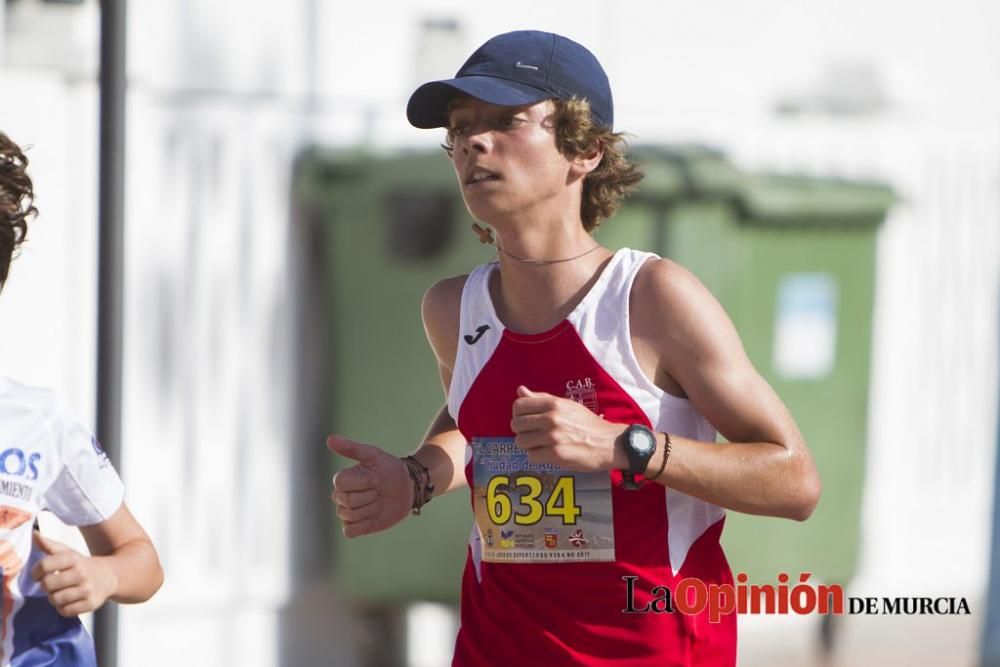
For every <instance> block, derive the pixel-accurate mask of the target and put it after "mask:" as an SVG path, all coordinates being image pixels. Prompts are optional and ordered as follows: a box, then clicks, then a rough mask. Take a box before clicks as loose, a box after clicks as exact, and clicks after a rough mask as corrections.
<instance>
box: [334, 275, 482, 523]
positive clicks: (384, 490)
mask: <svg viewBox="0 0 1000 667" xmlns="http://www.w3.org/2000/svg"><path fill="white" fill-rule="evenodd" d="M464 282H465V281H464V277H462V278H449V279H446V280H442V281H440V282H439V283H437V284H435V285H434V286H433V287H431V288H430V289H429V290H428V291H427V294H426V295H425V296H424V300H423V304H422V307H421V310H422V313H423V317H424V327H425V329H426V330H427V337H428V339H429V340H430V341H431V347H432V348H433V349H434V354H435V356H436V357H437V359H438V369H439V371H440V374H441V381H442V383H443V384H444V388H445V395H447V392H448V387H449V385H450V383H451V369H452V368H453V367H454V364H455V349H456V347H457V343H456V341H455V340H452V341H450V342H449V340H448V336H449V333H448V332H449V331H450V332H451V334H450V335H451V337H452V338H453V339H457V338H458V319H459V307H460V305H461V298H462V285H464ZM422 442H423V444H422V445H421V446H420V448H419V449H417V451H416V452H414V456H415V457H416V458H417V460H418V461H420V463H421V464H422V465H424V466H425V467H427V468H428V469H429V470H430V475H431V483H432V484H433V485H434V495H435V496H439V495H441V494H443V493H447V492H448V491H451V490H452V489H456V488H459V487H460V486H462V485H463V484H465V439H464V438H462V435H461V433H459V431H458V428H457V427H456V426H455V423H454V421H452V419H451V417H450V416H449V415H448V409H447V406H445V407H444V408H443V409H441V410H439V411H438V414H437V416H436V417H435V418H434V421H433V422H432V423H431V425H430V428H429V429H428V431H427V434H426V435H425V436H424V439H423V441H422ZM327 447H329V448H330V449H331V450H332V451H334V452H336V453H338V454H340V455H341V456H344V457H346V458H349V459H352V460H354V461H356V462H357V465H354V466H351V467H349V468H346V469H344V470H341V471H340V472H338V473H337V474H336V475H334V477H333V486H334V491H333V493H332V494H331V500H332V501H333V502H334V504H335V505H336V506H337V516H338V517H339V518H340V519H341V522H342V530H343V532H344V535H346V536H347V537H357V536H359V535H367V534H370V533H377V532H379V531H382V530H386V529H387V528H391V527H392V526H394V525H396V524H397V523H399V522H400V521H402V520H403V519H405V518H406V517H407V516H409V514H410V509H411V508H412V507H413V498H414V488H413V481H412V480H411V478H410V475H409V473H408V472H407V468H406V465H405V464H404V463H403V461H402V460H401V459H400V458H399V457H397V456H395V455H393V454H390V453H388V452H386V451H385V450H383V449H382V448H380V447H377V446H375V445H369V444H365V443H361V442H355V441H353V440H350V439H348V438H343V437H341V436H338V435H331V436H330V437H329V438H327Z"/></svg>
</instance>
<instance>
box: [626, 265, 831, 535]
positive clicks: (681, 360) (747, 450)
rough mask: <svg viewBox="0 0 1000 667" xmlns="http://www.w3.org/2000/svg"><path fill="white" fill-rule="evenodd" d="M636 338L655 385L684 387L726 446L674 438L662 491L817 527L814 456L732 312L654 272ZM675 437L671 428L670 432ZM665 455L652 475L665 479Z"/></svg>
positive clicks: (679, 276) (683, 277)
mask: <svg viewBox="0 0 1000 667" xmlns="http://www.w3.org/2000/svg"><path fill="white" fill-rule="evenodd" d="M630 312H631V318H630V319H631V321H632V337H633V341H635V342H636V347H637V353H638V351H639V349H640V348H641V347H643V343H644V342H646V343H648V344H649V347H650V348H652V349H654V350H655V354H654V356H655V358H656V361H657V364H656V365H657V368H656V371H657V373H656V375H657V377H656V378H655V380H656V381H657V383H658V384H660V385H661V386H664V385H667V386H669V385H671V384H673V385H674V387H675V389H674V390H675V391H676V385H679V388H680V389H681V390H682V391H683V393H684V394H686V395H687V397H688V398H689V399H690V400H691V401H692V403H693V404H694V406H695V407H696V408H697V409H698V411H699V412H700V413H701V414H702V415H704V416H705V418H706V419H708V421H709V422H710V423H711V424H712V425H713V426H714V427H715V428H716V429H717V430H718V431H719V433H721V434H722V435H723V436H724V437H725V438H726V439H727V440H729V442H728V443H706V442H697V441H694V440H690V439H687V438H682V437H679V436H673V435H671V442H672V446H671V453H670V459H669V463H668V464H667V467H666V469H665V470H664V472H663V474H662V475H661V476H660V479H658V480H657V481H659V482H660V483H662V484H664V485H666V486H668V487H671V488H674V489H677V490H678V491H681V492H683V493H686V494H688V495H691V496H695V497H697V498H701V499H703V500H706V501H708V502H711V503H714V504H716V505H720V506H722V507H726V508H729V509H733V510H736V511H740V512H747V513H750V514H763V515H771V516H782V517H787V518H792V519H797V520H804V519H806V518H808V517H809V515H810V514H811V513H812V511H813V509H814V508H815V507H816V504H817V502H818V501H819V495H820V487H821V484H820V479H819V474H818V473H817V471H816V466H815V463H814V462H813V458H812V455H811V454H810V452H809V449H808V447H807V446H806V443H805V441H804V440H803V438H802V435H801V433H800V432H799V429H798V427H797V426H796V424H795V421H794V420H793V419H792V417H791V415H790V414H789V412H788V410H787V408H786V407H785V405H784V404H783V403H782V401H781V399H780V398H778V396H777V394H776V393H775V392H774V390H773V389H772V388H771V386H770V385H769V384H768V383H767V381H766V380H764V378H762V377H761V375H760V374H759V373H758V372H757V370H756V369H755V368H754V366H753V364H752V363H751V362H750V360H749V359H748V358H747V355H746V352H745V351H744V349H743V344H742V342H741V341H740V338H739V336H738V335H737V333H736V329H735V327H734V326H733V324H732V322H731V321H730V319H729V316H728V315H727V314H726V312H725V310H724V309H723V308H722V306H721V305H720V304H719V302H718V301H717V300H716V299H715V297H714V296H713V295H712V294H711V293H710V292H709V291H708V290H707V289H706V288H705V287H704V285H702V284H701V282H700V281H699V280H698V279H697V278H696V277H695V276H694V275H693V274H691V273H690V272H689V271H687V270H686V269H684V268H683V267H681V266H679V265H677V264H675V263H674V262H671V261H669V260H655V261H651V262H649V263H647V265H646V266H645V267H644V268H643V269H642V270H641V271H640V273H639V275H638V276H637V278H636V282H635V285H634V287H633V291H632V299H631V307H630ZM668 428H669V427H668ZM663 441H664V438H663V436H662V435H660V436H659V442H658V445H659V447H658V449H657V455H655V456H654V457H653V459H652V460H651V461H650V465H649V467H648V468H647V470H648V471H649V473H650V474H655V473H656V472H657V470H658V469H659V464H660V458H659V452H660V451H661V449H660V448H661V447H663V444H664V442H663Z"/></svg>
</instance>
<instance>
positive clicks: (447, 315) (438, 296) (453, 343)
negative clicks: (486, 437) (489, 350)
mask: <svg viewBox="0 0 1000 667" xmlns="http://www.w3.org/2000/svg"><path fill="white" fill-rule="evenodd" d="M465 279H466V276H456V277H453V278H445V279H444V280H440V281H438V282H437V283H435V284H434V285H433V286H431V288H430V289H428V290H427V293H426V294H425V295H424V299H423V302H422V303H421V315H422V316H423V320H424V331H425V332H426V334H427V341H428V342H429V343H430V345H431V350H432V351H433V352H434V356H435V358H436V359H437V364H438V373H439V375H440V376H441V385H442V387H443V388H444V395H445V405H444V407H443V408H442V409H441V410H440V411H439V412H438V414H437V417H436V418H435V419H434V421H433V422H432V423H431V426H430V429H428V431H427V435H425V436H424V440H423V444H422V445H421V446H420V448H419V449H418V450H417V451H416V452H414V454H413V455H414V456H415V457H417V459H418V460H419V461H420V462H421V463H422V464H423V465H425V466H426V467H427V468H428V469H429V470H430V473H431V481H432V482H433V483H434V495H435V496H438V495H441V494H442V493H447V492H448V491H452V490H454V489H457V488H461V487H462V486H465V484H466V480H465V447H466V443H465V438H464V437H463V436H462V434H461V433H460V432H459V430H458V427H457V426H456V425H455V421H454V420H453V419H452V418H451V415H450V414H448V405H447V399H448V389H449V388H450V387H451V374H452V370H453V369H454V367H455V357H456V354H457V347H458V333H459V332H458V327H459V316H460V313H461V304H462V288H463V287H464V286H465Z"/></svg>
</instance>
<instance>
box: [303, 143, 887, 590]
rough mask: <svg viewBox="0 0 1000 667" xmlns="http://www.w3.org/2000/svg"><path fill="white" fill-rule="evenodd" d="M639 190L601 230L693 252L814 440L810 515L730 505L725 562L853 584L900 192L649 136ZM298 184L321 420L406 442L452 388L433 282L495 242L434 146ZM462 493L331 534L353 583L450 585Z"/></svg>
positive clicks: (380, 439)
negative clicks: (320, 300)
mask: <svg viewBox="0 0 1000 667" xmlns="http://www.w3.org/2000/svg"><path fill="white" fill-rule="evenodd" d="M634 154H635V156H636V158H637V159H638V160H639V161H640V162H641V163H642V164H643V166H644V170H645V172H646V174H647V176H646V179H645V180H644V181H643V183H642V185H641V188H640V192H639V193H638V195H636V196H635V197H634V198H633V199H631V200H630V201H629V203H628V204H627V205H626V206H625V207H624V208H623V209H622V210H621V211H620V212H619V214H618V215H616V217H615V218H614V219H613V220H611V221H609V222H608V223H607V224H606V225H604V226H603V227H602V228H601V229H600V230H599V231H598V233H597V236H598V238H599V239H600V240H601V242H602V243H604V244H605V245H607V246H608V247H611V248H618V247H623V246H630V247H634V248H643V249H648V250H652V251H655V252H658V253H660V254H661V255H664V256H667V257H670V258H672V259H674V260H676V261H678V262H680V263H681V264H683V265H685V266H686V267H688V268H689V269H691V270H692V271H693V272H694V273H695V274H696V275H698V276H699V277H700V278H701V280H702V281H703V282H704V283H705V284H706V285H707V286H708V288H709V289H710V290H712V292H713V293H714V294H715V295H716V296H717V297H718V298H719V300H720V301H721V302H722V304H723V305H724V306H725V308H726V309H727V311H728V312H729V314H730V316H731V317H732V319H733V321H734V322H735V324H736V327H737V329H738V330H739V332H740V335H741V336H742V338H743V341H744V344H745V346H746V349H747V352H748V354H749V356H750V358H751V359H752V360H753V362H754V364H755V365H756V367H757V368H758V370H759V371H760V372H761V373H762V374H763V375H764V376H765V377H766V378H767V379H768V381H769V382H771V384H772V385H773V386H774V388H775V389H776V390H777V392H778V394H779V395H780V396H781V397H782V398H783V399H784V400H785V402H786V404H787V405H788V407H789V409H790V410H791V412H792V414H793V415H794V416H795V418H796V420H797V421H798V423H799V426H800V427H801V429H802V431H803V433H804V434H805V436H806V439H807V442H808V443H809V445H810V447H811V448H812V450H813V452H814V454H815V456H816V460H817V464H818V466H819V469H820V473H821V475H822V478H823V483H824V492H823V498H822V500H821V502H820V505H819V507H818V508H817V510H816V512H815V514H814V515H813V517H812V518H811V519H810V520H809V521H808V522H806V523H797V522H792V521H785V520H779V519H772V518H763V517H750V516H744V515H740V514H737V513H735V512H730V513H729V516H728V519H727V527H726V531H725V532H724V537H723V539H724V542H725V545H726V551H727V554H728V557H729V560H730V563H731V565H732V567H733V570H734V572H746V573H747V574H748V575H749V576H750V581H751V582H754V583H758V582H759V583H772V582H774V580H775V577H776V575H777V574H778V573H779V572H788V573H789V574H791V575H792V576H795V575H797V574H798V573H800V572H811V573H813V576H814V579H813V580H814V581H827V582H846V581H848V580H849V579H850V577H851V576H852V574H853V572H854V568H855V563H856V557H857V545H858V534H859V515H860V493H861V482H862V471H863V469H864V465H863V464H864V443H865V419H866V406H867V397H868V369H869V349H870V343H869V339H870V335H871V318H872V308H873V293H874V253H875V232H876V230H877V228H878V225H879V224H880V222H881V221H882V219H883V218H884V216H885V214H886V211H887V209H888V207H889V206H890V205H891V203H892V193H891V191H889V190H888V189H887V188H885V187H883V186H879V185H875V184H864V183H857V182H845V181H837V180H830V179H816V178H806V177H789V176H769V175H762V174H749V173H745V172H743V171H741V170H739V169H737V168H736V167H734V166H733V165H732V164H731V163H730V162H729V161H727V160H726V158H725V156H724V155H722V154H721V153H719V152H718V151H715V150H711V149H708V148H702V147H697V146H695V147H646V148H637V149H636V150H635V151H634ZM301 166H302V169H301V172H300V174H301V177H300V178H299V179H298V197H299V200H300V202H302V201H305V202H308V205H309V206H311V207H313V208H314V209H315V210H317V211H319V216H318V218H319V220H320V223H321V232H320V233H319V234H317V235H316V237H315V238H316V239H317V241H316V242H317V243H320V244H322V245H323V246H324V254H325V256H326V258H327V263H326V274H325V276H323V277H322V280H324V281H325V284H326V285H327V286H328V288H327V301H326V308H327V313H326V315H327V317H329V318H330V321H331V323H332V325H331V332H332V333H331V341H330V346H331V350H332V355H331V368H330V369H329V374H328V375H329V377H331V378H333V384H332V386H330V387H329V388H328V389H329V392H330V396H329V400H330V404H331V410H330V429H331V431H334V432H338V433H341V434H344V435H346V436H348V437H351V438H354V439H357V440H361V441H364V442H371V443H377V444H379V445H381V446H383V447H386V448H388V449H389V450H391V451H393V452H396V453H398V454H404V453H406V452H409V451H411V450H412V449H413V448H414V447H415V446H416V445H417V443H418V442H419V440H420V437H421V435H422V434H423V432H424V429H425V428H426V427H427V424H428V423H429V421H430V419H431V418H432V417H433V415H434V414H435V412H436V411H437V410H438V409H439V408H440V407H441V406H442V405H443V402H444V398H443V393H442V390H441V386H440V382H439V381H438V378H437V370H436V364H435V362H434V359H433V355H432V353H431V351H430V349H429V347H428V345H427V343H426V340H425V339H424V335H423V328H422V325H421V321H420V300H421V297H422V295H423V293H424V291H425V290H426V289H427V288H428V287H429V286H430V285H431V284H433V283H434V282H435V281H436V280H438V279H440V278H442V277H445V276H448V275H454V274H459V273H465V272H468V271H469V270H470V269H471V268H472V267H473V266H475V265H476V264H479V263H482V262H485V261H488V260H489V259H490V258H491V257H492V252H491V248H489V247H488V246H484V245H481V244H480V243H479V240H478V238H477V237H476V235H475V234H474V233H472V232H471V231H469V229H468V228H469V225H470V224H471V222H472V220H471V218H470V217H469V216H468V213H467V212H466V210H465V207H464V204H463V203H462V200H461V196H460V193H459V190H458V186H457V184H456V182H455V176H454V173H453V172H452V169H451V166H450V164H449V162H448V161H447V159H446V158H445V156H444V155H443V154H440V153H412V154H397V155H392V156H374V155H364V154H354V155H341V154H334V153H324V152H315V153H313V154H310V155H308V156H306V157H304V159H303V160H302V165H301ZM468 503H469V500H468V496H467V494H464V493H454V494H451V495H450V496H448V497H445V498H438V499H436V500H435V501H434V502H433V503H432V504H431V505H430V506H428V508H427V509H426V510H425V511H424V513H423V514H422V515H421V516H420V517H419V518H415V519H412V520H408V521H405V522H403V523H402V524H401V525H400V526H397V527H396V528H394V529H392V530H391V531H388V532H386V533H383V534H379V535H374V536H367V537H365V538H362V539H360V540H354V541H351V542H350V543H347V542H346V540H344V539H343V538H342V537H341V535H340V531H339V527H337V526H333V527H331V530H333V531H335V534H336V536H337V537H336V540H337V543H336V550H335V557H334V560H335V563H334V571H335V575H336V581H337V585H338V587H339V590H340V591H341V593H342V594H346V595H348V596H349V597H351V598H353V599H356V600H359V601H365V602H369V603H380V604H384V603H394V602H406V601H410V600H417V599H423V600H438V601H442V602H455V601H457V599H458V592H459V583H460V573H461V568H462V564H463V562H464V558H465V543H466V541H467V539H468V536H469V531H470V528H471V526H472V517H471V512H470V509H469V506H468Z"/></svg>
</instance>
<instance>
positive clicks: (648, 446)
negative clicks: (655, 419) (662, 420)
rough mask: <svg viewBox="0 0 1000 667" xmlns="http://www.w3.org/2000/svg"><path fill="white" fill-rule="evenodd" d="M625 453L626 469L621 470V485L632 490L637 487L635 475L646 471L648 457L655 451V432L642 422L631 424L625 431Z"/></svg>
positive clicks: (651, 456) (623, 436)
mask: <svg viewBox="0 0 1000 667" xmlns="http://www.w3.org/2000/svg"><path fill="white" fill-rule="evenodd" d="M622 438H623V439H624V446H625V454H626V455H627V456H628V470H622V480H623V483H622V486H623V487H625V488H626V489H630V490H634V489H638V488H639V486H640V485H639V484H637V483H636V481H635V476H636V475H639V474H642V473H644V472H646V466H648V465H649V459H651V458H653V454H654V453H655V452H656V434H654V433H653V432H652V431H651V430H649V429H648V428H647V427H645V426H643V425H642V424H632V425H631V426H629V427H628V428H627V429H626V430H625V433H623V434H622Z"/></svg>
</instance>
